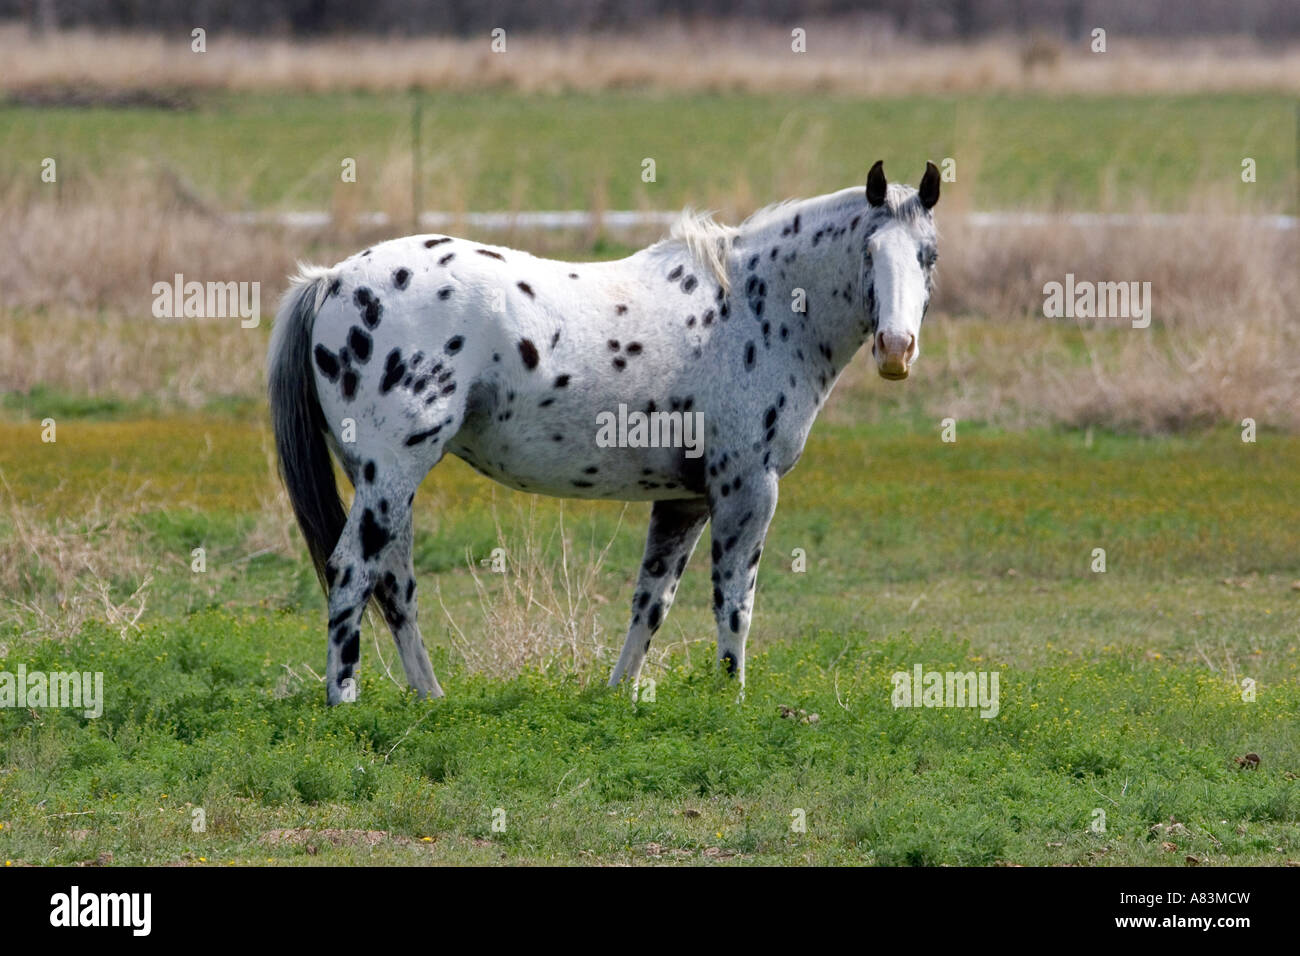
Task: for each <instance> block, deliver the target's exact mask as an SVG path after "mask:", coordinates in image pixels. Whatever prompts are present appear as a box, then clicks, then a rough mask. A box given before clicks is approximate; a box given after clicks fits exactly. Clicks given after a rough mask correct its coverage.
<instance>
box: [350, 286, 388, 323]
mask: <svg viewBox="0 0 1300 956" xmlns="http://www.w3.org/2000/svg"><path fill="white" fill-rule="evenodd" d="M352 301H353V302H355V303H356V306H357V308H358V309H360V310H361V318H362V320H363V321H364V322H365V323H366V327H367V328H371V329H373V328H374V327H375V326H376V325H378V324H379V317H380V315H382V314H383V311H384V307H383V306H382V305H380V304H379V300H378V299H376V298H375V295H374V293H373V292H371V291H370V290H369V289H367V288H366V287H365V286H362V287H361V288H359V289H357V291H356V292H354V293H352Z"/></svg>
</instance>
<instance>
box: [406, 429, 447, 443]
mask: <svg viewBox="0 0 1300 956" xmlns="http://www.w3.org/2000/svg"><path fill="white" fill-rule="evenodd" d="M440 431H442V426H441V425H434V426H433V427H432V428H429V429H426V430H425V431H422V432H414V433H413V434H410V435H408V436H407V437H406V445H407V447H408V448H409V447H411V446H412V445H419V444H421V443H422V442H423V441H424V440H425V439H427V438H432V437H434V436H435V435H437V434H438V432H440Z"/></svg>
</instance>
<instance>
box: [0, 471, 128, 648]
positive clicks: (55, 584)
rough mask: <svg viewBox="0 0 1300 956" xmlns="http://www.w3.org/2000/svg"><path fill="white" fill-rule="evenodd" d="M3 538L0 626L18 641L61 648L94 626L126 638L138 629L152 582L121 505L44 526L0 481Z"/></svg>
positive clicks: (94, 508)
mask: <svg viewBox="0 0 1300 956" xmlns="http://www.w3.org/2000/svg"><path fill="white" fill-rule="evenodd" d="M0 530H2V531H3V533H0V595H3V598H4V600H3V604H0V622H7V623H12V624H13V626H14V628H15V632H14V633H15V635H16V636H18V637H20V638H25V637H30V636H33V635H36V636H39V637H42V638H53V639H56V640H64V639H67V638H70V637H72V636H73V635H75V634H76V633H77V631H78V630H79V629H80V628H81V625H82V624H83V623H84V622H86V621H87V620H91V619H94V620H102V621H105V622H106V623H107V624H108V626H110V627H113V628H116V629H117V631H118V632H119V633H120V634H121V635H122V636H123V637H126V636H127V635H128V634H129V633H130V632H132V631H135V630H138V629H139V626H138V622H139V620H140V618H141V617H142V616H143V614H144V612H145V608H146V606H147V603H148V594H149V586H150V584H151V583H152V580H153V577H152V574H151V573H150V568H149V565H148V556H147V555H146V554H145V553H144V552H143V551H142V550H141V549H140V548H139V547H138V546H136V543H135V540H134V538H135V536H134V534H133V532H132V530H131V528H130V515H128V514H126V513H124V512H123V509H122V507H121V504H120V502H119V503H115V504H113V505H112V506H109V505H106V504H104V503H103V502H102V501H99V500H97V501H95V502H94V504H93V505H92V506H91V507H89V508H88V509H87V510H86V511H84V512H79V513H77V514H76V516H75V517H64V516H61V517H57V518H54V519H48V518H46V517H45V516H42V515H39V514H38V513H37V512H36V510H35V509H33V508H30V507H27V506H24V505H22V504H21V503H19V502H18V500H17V499H16V498H15V496H14V495H13V493H12V491H11V489H10V487H9V484H8V482H6V481H5V480H4V475H3V474H0ZM114 581H117V582H122V581H129V582H131V584H130V585H129V586H123V585H121V584H118V585H117V586H115V585H114ZM128 587H129V588H130V590H129V591H128ZM3 653H4V651H3V649H0V655H3Z"/></svg>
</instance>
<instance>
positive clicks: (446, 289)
mask: <svg viewBox="0 0 1300 956" xmlns="http://www.w3.org/2000/svg"><path fill="white" fill-rule="evenodd" d="M451 292H452V289H451V286H449V285H445V286H443V287H442V288H441V289H439V290H438V298H439V299H441V300H442V301H444V302H446V301H447V300H448V299H450V298H451Z"/></svg>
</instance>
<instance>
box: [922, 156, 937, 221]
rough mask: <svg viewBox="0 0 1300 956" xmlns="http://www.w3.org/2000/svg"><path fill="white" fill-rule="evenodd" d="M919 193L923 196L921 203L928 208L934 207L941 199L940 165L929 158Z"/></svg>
mask: <svg viewBox="0 0 1300 956" xmlns="http://www.w3.org/2000/svg"><path fill="white" fill-rule="evenodd" d="M917 193H919V194H920V196H921V205H922V206H924V207H925V208H926V209H933V208H934V204H935V203H937V202H938V201H939V167H938V166H936V165H935V164H934V163H932V162H930V161H929V160H926V163H925V175H924V176H922V177H921V185H920V187H919V188H918V189H917Z"/></svg>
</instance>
